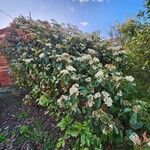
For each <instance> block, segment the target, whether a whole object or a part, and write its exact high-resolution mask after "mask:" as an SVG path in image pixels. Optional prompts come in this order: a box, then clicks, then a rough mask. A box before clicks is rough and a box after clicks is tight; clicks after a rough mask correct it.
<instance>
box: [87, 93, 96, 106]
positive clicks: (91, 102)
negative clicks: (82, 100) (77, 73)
mask: <svg viewBox="0 0 150 150" xmlns="http://www.w3.org/2000/svg"><path fill="white" fill-rule="evenodd" d="M87 98H88V101H87V102H86V106H87V107H92V106H93V105H94V101H93V95H92V94H90V95H88V96H87Z"/></svg>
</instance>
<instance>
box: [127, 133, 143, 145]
mask: <svg viewBox="0 0 150 150" xmlns="http://www.w3.org/2000/svg"><path fill="white" fill-rule="evenodd" d="M129 139H130V140H131V141H132V142H133V143H134V144H135V145H140V144H141V140H140V138H139V136H138V135H137V134H136V133H135V132H133V133H132V134H131V135H130V136H129Z"/></svg>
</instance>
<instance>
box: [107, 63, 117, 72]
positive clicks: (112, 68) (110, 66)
mask: <svg viewBox="0 0 150 150" xmlns="http://www.w3.org/2000/svg"><path fill="white" fill-rule="evenodd" d="M105 67H106V68H107V69H108V70H110V71H112V70H115V69H116V66H115V65H113V64H106V65H105Z"/></svg>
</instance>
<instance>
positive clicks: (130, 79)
mask: <svg viewBox="0 0 150 150" xmlns="http://www.w3.org/2000/svg"><path fill="white" fill-rule="evenodd" d="M125 79H126V80H127V81H130V82H133V81H134V78H133V77H132V76H126V77H125Z"/></svg>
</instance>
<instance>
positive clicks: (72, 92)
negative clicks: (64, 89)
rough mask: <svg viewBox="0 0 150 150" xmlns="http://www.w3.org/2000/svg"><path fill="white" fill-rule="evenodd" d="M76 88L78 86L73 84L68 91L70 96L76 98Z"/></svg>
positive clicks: (77, 93)
mask: <svg viewBox="0 0 150 150" xmlns="http://www.w3.org/2000/svg"><path fill="white" fill-rule="evenodd" d="M78 87H79V85H78V84H74V85H73V86H72V87H71V88H70V90H69V92H70V95H75V96H78V95H79V90H78Z"/></svg>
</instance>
